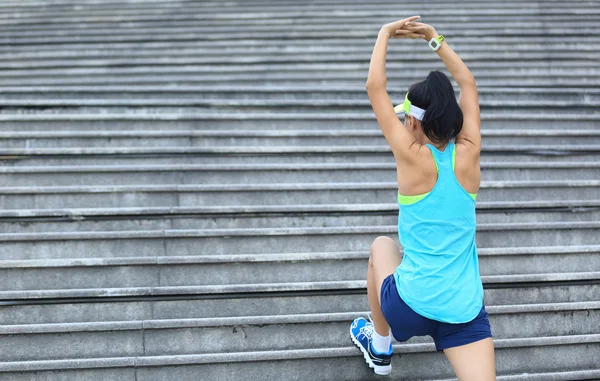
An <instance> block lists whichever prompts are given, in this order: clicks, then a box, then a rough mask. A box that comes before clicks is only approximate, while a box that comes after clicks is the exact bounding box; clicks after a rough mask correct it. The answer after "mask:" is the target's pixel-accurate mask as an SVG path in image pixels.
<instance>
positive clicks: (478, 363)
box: [444, 338, 496, 381]
mask: <svg viewBox="0 0 600 381" xmlns="http://www.w3.org/2000/svg"><path fill="white" fill-rule="evenodd" d="M444 353H445V354H446V357H447V358H448V360H449V361H450V364H452V369H454V373H456V377H458V380H459V381H496V362H495V360H494V342H493V341H492V339H491V338H488V339H484V340H480V341H477V342H475V343H471V344H467V345H461V346H460V347H455V348H450V349H446V350H444Z"/></svg>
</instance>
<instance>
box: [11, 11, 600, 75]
mask: <svg viewBox="0 0 600 381" xmlns="http://www.w3.org/2000/svg"><path fill="white" fill-rule="evenodd" d="M599 25H600V23H599ZM307 27H310V28H315V27H316V26H307ZM532 27H535V26H532ZM85 32H86V31H85V30H82V31H79V32H78V33H85ZM87 32H88V33H93V34H96V32H95V31H87ZM5 33H6V32H5ZM15 33H16V34H18V35H19V36H21V35H23V34H24V33H25V32H21V31H18V32H15ZM39 33H41V34H47V33H48V32H47V31H43V32H39ZM58 33H60V34H63V33H64V32H63V31H58ZM122 33H128V34H129V33H130V32H129V31H123V32H122ZM153 33H160V31H153ZM554 40H556V43H557V45H554V44H552V45H550V46H548V47H542V46H540V45H539V44H535V45H531V44H530V45H528V44H527V43H520V44H518V43H512V42H511V43H506V42H505V43H503V44H502V41H499V42H500V44H499V45H498V46H495V45H494V46H492V47H490V46H482V45H469V44H464V43H463V44H460V42H461V39H458V41H457V42H458V44H452V46H453V48H454V49H456V51H458V52H460V54H461V57H462V56H464V57H465V59H469V60H474V61H475V60H476V61H480V64H479V65H478V66H483V62H481V61H484V57H489V56H491V55H496V54H499V55H500V57H502V58H503V59H510V58H515V57H526V58H531V59H536V58H537V59H539V60H543V56H542V54H547V55H548V56H549V58H551V59H555V60H557V61H559V62H560V61H562V60H561V59H560V57H559V55H558V53H560V52H562V53H563V54H568V53H572V54H575V53H578V56H577V60H584V59H588V60H590V54H591V53H592V52H593V50H592V48H591V47H590V45H589V44H585V43H582V42H579V44H571V43H568V42H564V41H563V40H561V39H560V38H558V37H555V38H554ZM371 51H372V47H368V46H366V45H363V44H360V45H358V46H344V47H336V46H332V45H312V46H309V47H306V49H301V48H300V47H298V48H295V49H291V48H290V47H288V48H287V49H283V48H282V47H265V48H264V49H263V50H259V49H258V48H255V47H244V46H236V45H233V46H230V47H226V48H223V47H212V48H208V47H207V48H203V47H194V48H180V49H174V48H173V47H171V48H163V49H160V50H159V49H152V50H144V49H140V50H139V51H137V50H136V51H130V50H126V51H124V50H112V51H111V50H101V51H96V50H94V51H85V50H83V51H82V50H68V51H47V52H44V51H42V52H35V53H34V52H31V53H12V54H0V58H2V63H1V64H0V67H2V68H5V69H19V70H23V69H26V68H46V67H47V68H51V67H54V68H57V67H82V66H83V67H93V66H101V65H100V64H101V63H102V62H104V63H113V62H114V63H118V62H123V61H128V62H135V63H136V64H140V65H151V61H152V59H154V60H155V61H156V62H155V63H156V64H166V65H173V64H177V63H182V62H186V61H190V62H194V63H200V64H211V63H213V64H214V63H221V62H223V63H227V64H229V65H231V64H232V63H259V62H264V63H270V64H273V63H277V62H289V61H292V58H293V57H297V58H298V62H314V63H319V62H321V63H322V62H327V61H328V60H333V61H342V62H348V61H360V62H361V63H362V64H363V65H364V64H368V60H367V59H368V55H369V53H370V52H371ZM424 53H426V51H425V50H423V51H421V50H416V51H414V52H411V53H409V56H408V57H409V58H410V59H412V60H425V61H431V62H435V63H436V64H435V66H436V67H440V68H443V64H440V63H439V62H436V61H434V60H432V59H430V57H428V56H427V55H426V54H424ZM231 55H238V56H237V57H231ZM268 55H276V57H273V56H271V57H269V56H268ZM315 55H319V56H320V57H319V58H318V59H315V60H310V61H309V60H307V59H305V58H304V57H307V56H310V57H314V56H315ZM579 55H581V56H579ZM389 57H390V59H391V60H395V61H396V62H397V61H398V58H400V57H401V56H400V54H399V52H398V50H397V49H394V47H393V46H392V48H391V49H390V53H389ZM563 57H564V56H563ZM166 58H168V60H167V59H166ZM563 59H564V58H563ZM170 61H171V62H170ZM567 62H569V61H567ZM488 65H494V64H488ZM563 65H565V63H563V64H562V65H561V64H559V65H558V66H557V67H553V68H551V69H549V73H546V71H545V70H539V69H538V70H533V69H530V71H531V72H532V73H534V74H538V75H540V74H544V73H546V74H551V73H556V72H559V73H560V72H561V70H560V69H561V66H563ZM567 65H568V64H567ZM571 65H572V63H571ZM478 66H477V67H475V68H474V69H475V71H474V74H475V76H476V77H478V78H479V77H483V76H485V72H480V71H481V70H482V69H480V68H479V71H477V69H478ZM396 67H398V64H395V65H394V68H396ZM342 69H343V68H342ZM356 69H358V68H356ZM588 70H589V71H590V72H591V74H593V73H595V72H596V71H595V70H593V69H592V68H590V69H588ZM328 71H334V68H333V67H332V66H328ZM421 71H422V70H421ZM523 71H525V70H524V69H523V68H520V69H519V68H515V70H514V72H515V74H516V75H519V72H523ZM415 72H418V71H417V70H415V69H414V68H413V69H409V70H408V72H407V73H402V74H404V75H410V74H412V73H415ZM496 75H500V74H496ZM564 75H569V73H568V72H564ZM571 76H575V75H571Z"/></svg>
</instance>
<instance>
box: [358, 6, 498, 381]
mask: <svg viewBox="0 0 600 381" xmlns="http://www.w3.org/2000/svg"><path fill="white" fill-rule="evenodd" d="M418 18H419V16H414V17H409V18H407V19H405V20H400V21H397V22H394V23H391V24H387V25H384V26H383V27H382V29H381V31H380V33H379V36H378V38H377V43H376V44H375V48H374V50H373V55H372V57H371V65H370V68H369V76H368V79H367V92H368V94H369V99H370V101H371V105H372V107H373V111H374V112H375V116H376V117H377V122H378V123H379V126H380V127H381V130H382V131H383V134H384V136H385V139H386V140H387V142H388V143H389V145H390V146H391V148H392V151H393V153H394V157H395V159H396V167H397V173H398V203H399V209H400V213H399V217H398V234H399V238H400V242H401V243H402V246H403V248H404V257H401V256H400V252H399V248H398V246H397V245H396V243H395V242H394V240H392V239H391V238H389V237H378V238H377V239H375V241H374V242H373V244H372V246H371V256H370V259H369V267H368V271H367V293H368V298H369V305H370V307H371V316H372V322H368V321H367V320H365V319H364V318H357V319H356V320H354V322H353V323H352V326H351V328H350V335H351V338H352V341H353V342H354V343H355V344H356V345H357V346H358V348H359V349H360V350H361V351H362V352H363V354H364V357H365V360H366V361H367V363H368V364H369V366H370V367H371V368H374V370H375V373H377V374H389V373H390V372H391V368H392V367H391V356H392V344H391V335H390V329H391V333H392V334H393V336H394V338H395V339H396V340H398V341H406V340H408V339H409V338H411V337H413V336H431V337H433V339H434V342H435V345H436V348H437V350H438V351H443V352H444V353H445V355H446V357H447V358H448V360H449V361H450V363H451V364H452V367H453V369H454V372H455V373H456V375H457V377H458V379H459V380H460V381H488V380H495V379H496V369H495V360H494V344H493V341H492V334H491V330H490V325H489V321H488V316H487V313H486V311H485V307H484V305H483V287H482V284H481V278H480V275H479V265H478V260H477V250H476V247H475V197H476V195H477V192H478V190H479V181H480V168H479V155H480V151H481V134H480V117H479V101H478V95H477V86H476V84H475V79H474V78H473V75H472V74H471V72H470V71H469V69H468V68H467V66H466V65H465V64H464V63H463V62H462V60H461V59H460V58H459V57H458V55H456V53H455V52H454V51H453V50H452V49H451V48H450V47H449V46H448V45H447V44H446V43H445V42H444V38H443V37H442V36H440V35H438V34H437V33H436V31H435V29H434V28H432V27H431V26H429V25H427V24H423V23H420V22H417V21H415V20H417V19H418ZM390 38H410V39H416V38H423V39H425V41H427V42H429V46H430V48H431V49H432V50H435V51H436V52H437V54H438V55H439V57H440V58H441V59H442V61H443V62H444V64H445V65H446V68H447V69H448V71H449V72H450V73H451V74H452V77H454V79H455V80H456V82H457V83H458V85H459V86H460V104H459V103H457V101H456V97H455V95H454V90H453V88H452V84H451V83H450V80H449V79H448V77H447V76H446V75H445V74H443V73H441V72H437V71H434V72H431V73H429V75H428V76H427V78H426V79H425V80H424V81H422V82H418V83H416V84H414V85H413V86H412V87H411V88H410V89H409V91H408V94H407V95H406V98H405V102H404V104H403V105H402V106H397V107H396V108H394V107H393V106H392V103H391V101H390V98H389V96H388V94H387V91H386V74H385V61H386V50H387V44H388V40H389V39H390ZM397 112H401V113H402V116H403V117H404V123H402V121H401V120H400V119H399V118H398V115H397Z"/></svg>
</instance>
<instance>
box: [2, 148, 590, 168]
mask: <svg viewBox="0 0 600 381" xmlns="http://www.w3.org/2000/svg"><path fill="white" fill-rule="evenodd" d="M273 148H274V149H272V148H266V149H264V148H257V147H245V148H244V147H235V149H231V151H232V152H228V150H227V149H222V148H221V149H220V148H215V149H210V148H209V149H196V148H194V149H189V148H188V149H185V148H184V149H181V148H177V149H176V152H168V150H164V149H160V148H159V149H151V151H153V153H151V154H149V152H139V151H140V150H135V151H138V152H137V153H132V152H131V151H130V150H127V151H129V152H127V153H126V154H124V152H123V150H122V149H118V150H116V151H118V152H119V154H118V155H117V154H115V150H112V149H103V150H102V149H101V150H100V151H104V152H103V154H100V153H99V152H98V151H97V150H94V151H96V153H93V154H85V153H81V152H77V153H74V152H70V153H69V154H56V155H55V154H48V153H47V152H46V153H45V154H43V155H34V154H32V153H31V151H30V150H28V151H26V152H25V151H21V152H19V151H13V154H11V155H7V154H6V153H5V152H1V151H2V150H0V163H2V165H4V166H7V167H8V166H25V167H39V166H46V165H48V166H70V165H74V164H77V165H105V166H112V165H128V166H139V165H148V164H156V165H186V164H209V163H210V164H267V163H271V164H275V163H279V164H309V163H318V164H324V163H331V164H343V163H346V164H348V163H371V164H372V163H393V162H394V158H393V155H392V154H391V152H390V151H389V148H388V147H386V146H382V147H380V148H381V149H379V148H378V147H362V146H361V147H349V148H348V147H327V148H324V149H323V148H319V147H273ZM534 148H535V149H533V150H528V151H525V152H502V151H498V152H494V151H492V152H489V151H488V152H486V150H485V149H484V151H483V153H482V158H483V162H484V163H485V162H539V163H544V162H557V161H560V162H576V163H578V162H595V161H597V160H598V153H597V150H595V149H594V148H593V147H589V146H588V147H586V146H562V147H546V148H548V149H543V150H540V149H539V148H540V147H534ZM569 148H573V150H570V149H569ZM107 151H111V152H113V153H112V154H107ZM142 151H147V150H142ZM156 151H160V152H161V153H157V152H156ZM190 151H193V152H190ZM38 153H39V152H38Z"/></svg>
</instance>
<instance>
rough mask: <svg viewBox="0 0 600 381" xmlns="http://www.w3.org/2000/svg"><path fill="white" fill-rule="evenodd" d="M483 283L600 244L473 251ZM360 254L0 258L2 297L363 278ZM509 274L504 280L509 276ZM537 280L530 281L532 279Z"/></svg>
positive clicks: (567, 259)
mask: <svg viewBox="0 0 600 381" xmlns="http://www.w3.org/2000/svg"><path fill="white" fill-rule="evenodd" d="M478 254H479V264H480V265H479V266H480V272H481V275H482V276H483V281H484V283H486V284H488V283H494V282H497V281H498V279H513V278H519V279H521V278H523V277H522V275H521V274H522V272H523V269H527V272H528V274H529V275H533V274H535V275H537V276H538V277H543V276H547V274H548V273H556V274H559V273H576V272H585V271H587V270H589V269H595V268H600V246H566V247H562V246H558V247H543V246H542V247H511V248H481V249H479V250H478ZM368 258H369V253H368V251H353V252H331V253H286V254H278V253H273V254H237V255H203V254H202V253H198V255H194V256H187V257H179V256H167V257H120V258H119V257H117V258H82V259H68V258H67V259H40V260H35V259H34V260H2V261H0V269H2V270H1V271H2V274H3V277H2V278H1V279H0V289H2V290H4V291H24V290H46V289H50V290H67V289H102V288H135V287H180V286H198V285H227V284H232V283H235V284H254V283H261V282H262V283H285V282H335V281H352V280H356V279H363V278H364V277H365V274H366V268H367V262H368ZM511 276H512V278H511ZM536 279H537V278H536Z"/></svg>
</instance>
